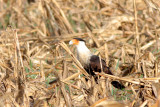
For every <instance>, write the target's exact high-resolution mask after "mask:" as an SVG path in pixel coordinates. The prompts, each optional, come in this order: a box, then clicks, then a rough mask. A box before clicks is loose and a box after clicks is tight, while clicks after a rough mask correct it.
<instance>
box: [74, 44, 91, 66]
mask: <svg viewBox="0 0 160 107" xmlns="http://www.w3.org/2000/svg"><path fill="white" fill-rule="evenodd" d="M76 47H77V57H78V60H79V61H80V63H81V64H82V65H83V66H85V65H86V64H88V63H89V60H90V56H91V55H92V53H91V51H90V50H89V49H88V48H87V46H86V45H85V43H84V42H83V41H79V44H78V45H76Z"/></svg>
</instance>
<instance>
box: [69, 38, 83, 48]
mask: <svg viewBox="0 0 160 107" xmlns="http://www.w3.org/2000/svg"><path fill="white" fill-rule="evenodd" d="M81 44H85V41H84V40H83V39H81V38H73V39H72V40H71V41H69V45H76V46H77V45H81Z"/></svg>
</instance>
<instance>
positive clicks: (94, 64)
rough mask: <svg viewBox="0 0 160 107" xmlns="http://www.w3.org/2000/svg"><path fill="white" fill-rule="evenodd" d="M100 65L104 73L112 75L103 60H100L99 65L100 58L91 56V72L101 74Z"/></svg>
mask: <svg viewBox="0 0 160 107" xmlns="http://www.w3.org/2000/svg"><path fill="white" fill-rule="evenodd" d="M101 64H102V69H103V72H104V73H106V74H110V75H113V74H112V72H111V70H110V69H109V67H107V66H106V63H105V61H104V60H103V59H101V63H100V58H99V57H98V56H96V55H92V56H91V58H90V67H91V70H92V71H95V72H101Z"/></svg>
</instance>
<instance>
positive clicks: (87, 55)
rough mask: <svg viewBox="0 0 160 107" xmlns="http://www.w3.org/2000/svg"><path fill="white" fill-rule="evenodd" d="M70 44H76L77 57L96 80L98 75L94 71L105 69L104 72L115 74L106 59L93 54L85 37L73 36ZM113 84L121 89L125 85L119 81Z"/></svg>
mask: <svg viewBox="0 0 160 107" xmlns="http://www.w3.org/2000/svg"><path fill="white" fill-rule="evenodd" d="M69 45H76V47H77V59H78V60H79V62H80V63H81V64H82V66H83V67H84V69H85V70H86V71H87V72H88V74H90V75H92V76H94V77H95V80H97V76H96V74H95V73H94V72H101V71H102V70H103V72H104V73H106V74H110V75H113V73H112V72H111V70H110V69H109V67H107V66H106V63H105V61H104V60H103V59H100V58H99V57H98V56H97V55H93V54H92V52H91V51H90V50H89V49H88V48H87V46H86V44H85V41H84V40H83V39H81V38H73V39H72V40H71V41H70V42H69ZM101 64H102V65H101ZM111 84H112V85H113V86H115V87H116V88H119V89H122V88H124V86H123V85H122V84H120V83H119V82H118V81H112V82H111Z"/></svg>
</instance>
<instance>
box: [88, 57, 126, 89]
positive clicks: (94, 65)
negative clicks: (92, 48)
mask: <svg viewBox="0 0 160 107" xmlns="http://www.w3.org/2000/svg"><path fill="white" fill-rule="evenodd" d="M101 62H102V68H103V72H104V73H106V74H110V75H113V73H112V72H111V70H110V69H109V67H107V66H106V63H105V61H104V60H103V59H101ZM90 69H91V71H92V72H91V73H92V74H91V75H92V76H93V74H94V72H93V71H95V72H101V65H100V59H99V57H98V56H96V55H93V56H91V59H90ZM94 75H95V74H94ZM95 79H96V78H95ZM111 84H112V85H113V86H114V87H116V88H118V89H123V88H125V86H124V85H123V84H121V83H120V82H118V81H112V82H111Z"/></svg>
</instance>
